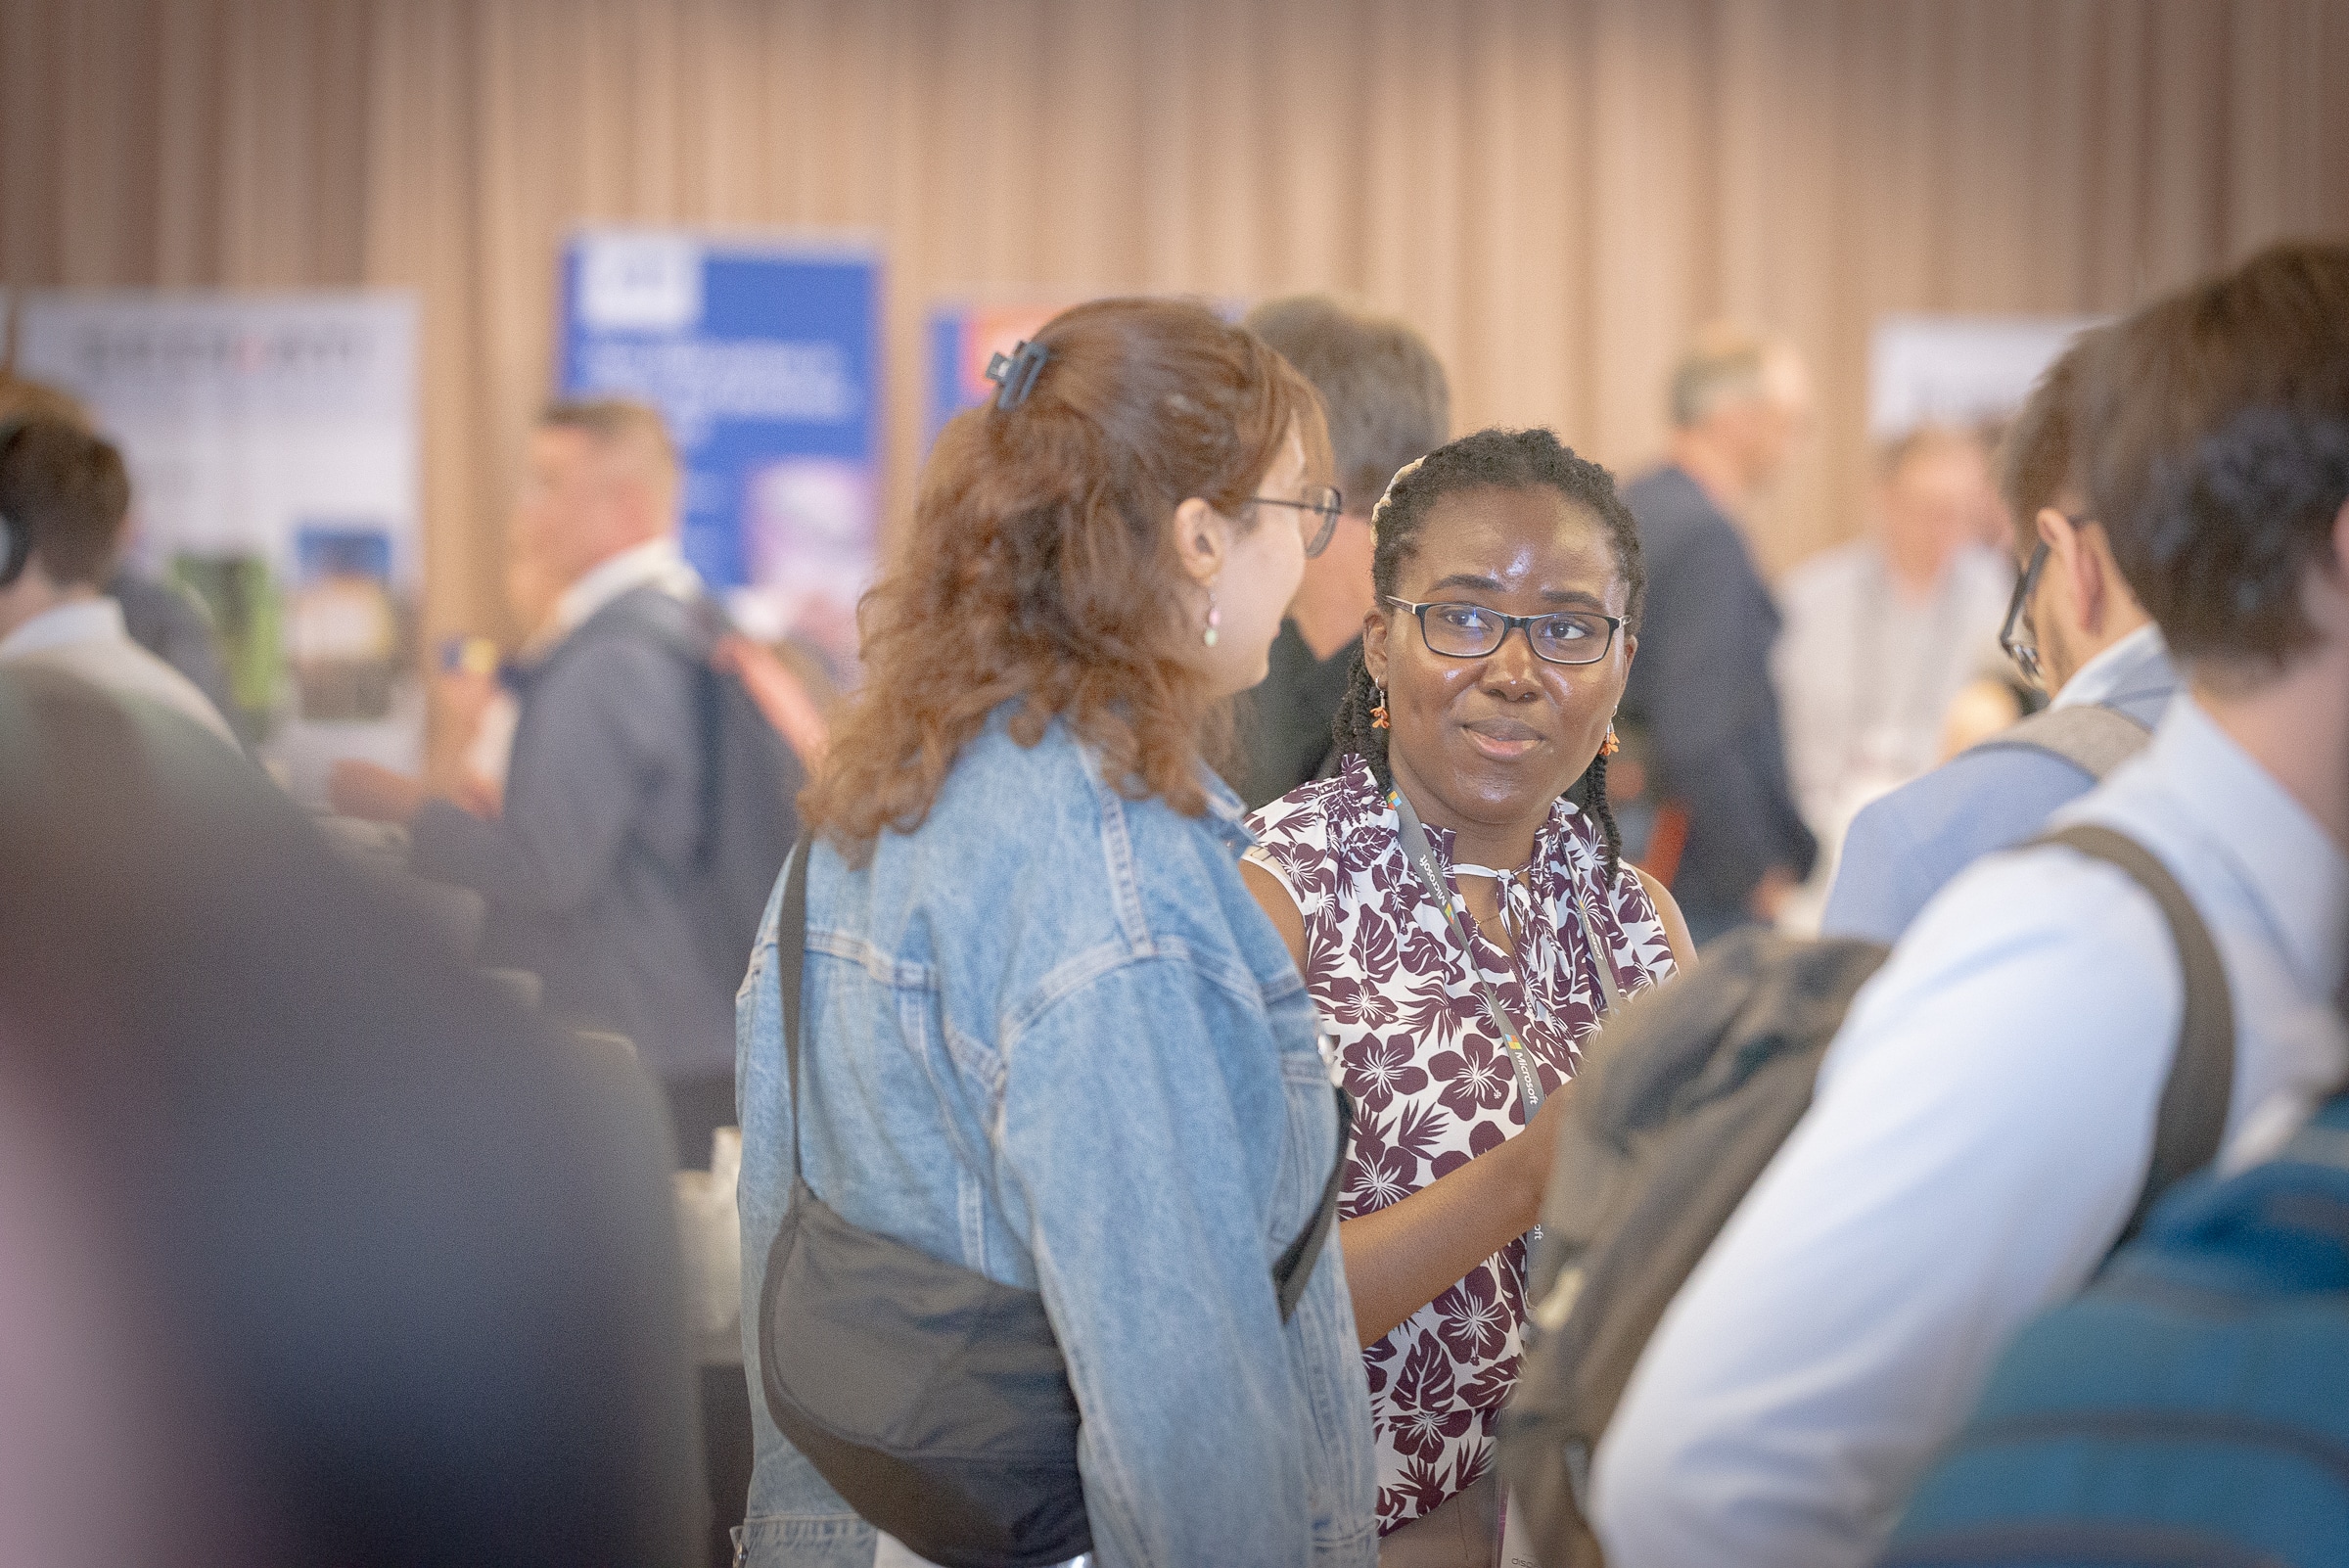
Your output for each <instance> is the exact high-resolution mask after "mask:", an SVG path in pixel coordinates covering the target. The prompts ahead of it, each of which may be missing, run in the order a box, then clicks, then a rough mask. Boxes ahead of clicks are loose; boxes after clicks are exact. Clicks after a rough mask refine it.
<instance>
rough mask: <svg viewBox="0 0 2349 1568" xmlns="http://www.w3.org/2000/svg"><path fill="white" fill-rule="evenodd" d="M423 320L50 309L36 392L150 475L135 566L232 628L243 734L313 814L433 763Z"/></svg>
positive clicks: (139, 481)
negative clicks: (422, 661) (78, 403)
mask: <svg viewBox="0 0 2349 1568" xmlns="http://www.w3.org/2000/svg"><path fill="white" fill-rule="evenodd" d="M416 315H417V307H416V300H415V298H414V296H413V295H411V294H407V293H404V292H402V293H394V292H386V291H365V292H361V291H349V292H304V293H289V294H228V293H214V292H209V291H193V290H155V291H150V290H138V291H105V292H82V291H66V292H33V293H28V294H26V295H24V296H23V300H22V312H21V315H20V317H19V321H18V354H17V364H18V369H19V371H20V372H21V373H22V374H23V375H26V376H30V377H34V378H37V379H39V380H42V381H47V382H52V383H55V384H57V385H59V386H61V387H63V388H65V389H66V390H67V391H69V392H72V393H73V394H74V395H75V396H77V397H79V398H81V399H82V400H83V401H84V402H85V403H87V404H88V405H89V406H90V408H91V409H92V410H93V412H94V413H95V414H96V416H97V418H98V420H99V423H100V424H101V426H102V427H103V428H104V430H105V432H106V434H107V435H108V436H109V437H110V438H113V439H114V440H115V441H116V442H117V443H118V444H119V445H120V446H121V447H122V450H123V455H124V457H125V458H126V460H127V461H128V463H129V466H130V472H131V482H132V491H133V499H132V503H131V545H130V551H131V556H130V558H131V561H132V564H133V565H134V566H136V567H137V568H139V569H140V570H143V571H145V572H148V573H151V574H153V575H155V576H164V577H169V578H173V579H176V580H177V581H179V582H180V583H181V584H182V585H184V586H186V587H188V588H190V589H192V590H193V591H194V592H195V593H196V595H197V596H198V597H199V598H200V599H202V600H204V602H205V603H206V605H207V608H209V609H210V610H211V612H212V616H213V620H214V623H215V624H216V625H217V627H218V629H219V631H220V633H221V638H222V650H221V651H222V656H223V659H224V661H225V663H226V664H227V666H228V672H229V683H230V687H231V690H232V691H233V693H234V695H235V700H236V701H235V706H236V708H237V710H238V712H237V713H235V714H233V715H230V716H231V717H232V718H233V719H234V720H235V721H237V723H238V724H239V726H240V728H242V729H243V730H244V731H245V732H246V733H247V734H248V736H250V737H252V738H253V739H254V740H256V741H257V743H258V745H259V749H260V751H261V754H262V756H263V757H264V758H265V759H267V760H269V761H272V762H273V763H276V764H278V769H279V772H280V775H281V777H283V778H284V780H285V782H286V783H287V785H288V786H289V788H291V789H292V790H293V791H294V793H295V794H296V795H297V797H298V798H300V799H303V800H307V801H315V800H317V799H318V798H319V796H320V795H321V794H322V792H323V785H324V779H325V774H326V770H327V767H328V764H329V763H330V762H331V761H334V760H335V759H337V758H342V757H358V758H366V759H369V760H371V761H378V762H381V763H383V764H385V765H386V766H390V767H396V768H399V769H401V770H402V771H409V772H413V771H416V770H418V769H419V768H420V767H421V765H422V762H423V736H424V722H423V720H424V701H423V692H422V689H421V686H420V683H419V681H418V678H417V669H418V661H417V659H416V657H415V652H414V644H415V636H416V629H415V628H416V623H417V618H416V604H417V598H418V593H419V589H420V587H421V585H422V581H423V560H422V550H421V548H420V544H419V534H418V527H417V434H416Z"/></svg>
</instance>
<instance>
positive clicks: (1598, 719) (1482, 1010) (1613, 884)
mask: <svg viewBox="0 0 2349 1568" xmlns="http://www.w3.org/2000/svg"><path fill="white" fill-rule="evenodd" d="M1375 518H1376V522H1375V527H1376V529H1377V537H1378V550H1377V554H1376V558H1375V559H1376V571H1377V581H1378V589H1379V594H1380V609H1379V611H1378V612H1377V613H1376V614H1375V615H1373V616H1371V617H1370V618H1369V624H1368V625H1367V626H1366V627H1365V628H1364V643H1363V653H1364V656H1365V657H1364V661H1363V663H1362V664H1361V665H1359V666H1358V667H1357V668H1356V670H1355V673H1354V679H1353V682H1352V684H1351V686H1350V688H1349V691H1348V695H1347V701H1346V704H1345V706H1344V708H1343V709H1342V710H1341V711H1340V715H1341V716H1340V720H1339V727H1340V730H1341V740H1340V745H1341V747H1342V749H1343V752H1344V754H1345V758H1346V765H1345V768H1344V770H1343V771H1342V772H1340V773H1338V774H1337V775H1336V776H1335V777H1333V778H1330V779H1327V780H1323V781H1319V782H1316V783H1312V784H1307V785H1304V786H1302V787H1300V788H1299V789H1297V790H1296V791H1294V792H1293V793H1291V794H1290V795H1288V796H1286V797H1284V798H1283V799H1281V800H1279V801H1276V802H1274V803H1273V804H1272V805H1270V806H1268V807H1266V808H1265V809H1264V810H1262V811H1260V812H1258V813H1257V814H1256V816H1254V817H1253V818H1251V819H1250V825H1251V826H1252V827H1253V828H1254V829H1255V830H1256V833H1257V835H1258V839H1259V843H1258V845H1257V847H1256V848H1255V849H1253V850H1251V851H1249V852H1248V855H1247V857H1246V859H1245V861H1244V862H1243V864H1242V874H1243V875H1244V876H1245V877H1246V879H1247V882H1248V885H1249V887H1250V888H1251V889H1252V890H1253V891H1254V892H1255V894H1256V897H1257V900H1258V901H1259V902H1260V903H1262V904H1263V905H1264V907H1265V912H1266V913H1267V915H1269V916H1270V917H1271V919H1272V924H1273V925H1274V926H1275V927H1277V928H1278V929H1279V931H1280V933H1281V936H1282V937H1283V939H1284V940H1286V941H1287V943H1288V945H1289V952H1290V954H1291V956H1293V957H1294V958H1295V959H1296V960H1297V967H1298V970H1299V971H1300V972H1301V973H1302V974H1304V975H1305V977H1306V982H1307V985H1308V987H1309V988H1310V989H1311V990H1312V992H1313V1001H1314V1003H1315V1005H1316V1006H1317V1007H1318V1008H1319V1010H1320V1012H1321V1016H1322V1017H1323V1019H1324V1020H1326V1021H1327V1024H1326V1027H1327V1028H1328V1030H1329V1032H1330V1037H1331V1043H1332V1045H1333V1046H1334V1048H1335V1050H1336V1053H1337V1060H1338V1068H1339V1073H1340V1075H1341V1082H1342V1083H1343V1084H1344V1085H1345V1087H1346V1090H1347V1092H1349V1093H1350V1094H1352V1095H1354V1097H1355V1100H1356V1103H1357V1106H1358V1110H1357V1112H1356V1121H1355V1130H1354V1135H1353V1139H1352V1143H1351V1151H1350V1154H1349V1156H1348V1160H1347V1166H1346V1184H1345V1187H1344V1189H1343V1207H1342V1208H1341V1210H1340V1213H1341V1214H1342V1215H1343V1216H1344V1222H1343V1223H1342V1224H1340V1225H1339V1227H1338V1236H1339V1239H1340V1241H1341V1242H1342V1243H1343V1244H1344V1246H1345V1250H1346V1278H1347V1282H1348V1284H1349V1285H1351V1286H1352V1287H1353V1294H1354V1316H1355V1326H1356V1329H1357V1331H1358V1332H1359V1334H1360V1336H1361V1339H1362V1344H1363V1352H1364V1364H1365V1369H1366V1373H1367V1376H1368V1378H1369V1381H1370V1391H1371V1407H1370V1408H1371V1418H1372V1421H1373V1423H1374V1426H1375V1430H1376V1434H1377V1443H1378V1470H1379V1477H1378V1479H1379V1488H1378V1514H1379V1526H1380V1528H1381V1529H1382V1530H1383V1531H1385V1532H1386V1534H1385V1535H1384V1536H1383V1537H1382V1538H1381V1541H1380V1545H1379V1560H1380V1562H1381V1563H1382V1564H1385V1565H1387V1568H1465V1565H1469V1564H1475V1565H1479V1568H1481V1565H1484V1564H1487V1563H1490V1562H1491V1561H1492V1560H1493V1552H1494V1549H1495V1548H1496V1546H1497V1545H1498V1531H1499V1501H1500V1499H1499V1488H1498V1484H1497V1479H1496V1476H1495V1470H1494V1464H1493V1423H1494V1419H1495V1417H1496V1416H1497V1415H1498V1413H1499V1411H1500V1407H1501V1406H1502V1404H1503V1403H1504V1402H1505V1401H1506V1400H1507V1399H1508V1397H1509V1395H1510V1393H1511V1391H1512V1390H1514V1389H1515V1387H1516V1383H1517V1366H1518V1360H1519V1357H1520V1356H1521V1354H1522V1351H1523V1345H1522V1335H1523V1329H1524V1322H1525V1314H1526V1303H1525V1250H1526V1249H1525V1241H1524V1237H1525V1233H1526V1232H1527V1231H1528V1230H1531V1229H1532V1228H1533V1226H1534V1221H1535V1218H1536V1215H1537V1213H1538V1211H1539V1208H1540V1205H1541V1201H1542V1189H1543V1183H1544V1182H1545V1181H1546V1180H1547V1179H1548V1175H1549V1167H1550V1163H1551V1160H1550V1151H1551V1149H1552V1148H1553V1147H1554V1146H1555V1142H1556V1136H1557V1128H1558V1123H1559V1118H1560V1116H1561V1115H1562V1114H1564V1111H1565V1108H1566V1106H1567V1104H1568V1102H1569V1100H1570V1099H1571V1096H1568V1095H1565V1094H1561V1093H1558V1092H1556V1091H1557V1090H1558V1089H1559V1088H1560V1087H1561V1086H1562V1085H1563V1084H1565V1083H1566V1081H1567V1080H1568V1079H1570V1078H1571V1077H1573V1076H1574V1072H1575V1068H1576V1066H1577V1063H1578V1061H1579V1058H1580V1053H1581V1051H1582V1048H1583V1045H1584V1043H1585V1042H1586V1041H1587V1040H1588V1039H1589V1037H1590V1036H1591V1034H1592V1033H1593V1032H1594V1031H1596V1030H1597V1029H1598V1027H1599V1025H1600V1024H1601V1022H1603V1020H1604V1019H1605V1017H1606V1015H1607V1012H1608V1009H1609V1005H1610V1003H1611V1001H1612V1000H1613V999H1614V998H1615V997H1617V996H1618V995H1621V996H1625V997H1628V996H1630V995H1631V994H1632V993H1633V992H1636V991H1639V990H1641V989H1643V988H1644V987H1646V986H1649V985H1652V984H1654V983H1656V982H1657V981H1660V980H1663V979H1665V978H1667V977H1669V976H1671V975H1672V974H1674V973H1675V972H1676V971H1677V970H1678V968H1679V966H1680V965H1681V964H1685V963H1687V962H1688V961H1689V960H1690V958H1691V956H1692V955H1691V953H1690V951H1689V949H1688V945H1687V941H1686V935H1685V933H1684V932H1683V931H1681V926H1680V913H1679V911H1678V910H1677V909H1675V908H1674V907H1673V903H1672V896H1671V895H1670V894H1668V893H1666V892H1665V891H1664V890H1663V889H1662V888H1660V887H1658V886H1657V885H1656V884H1655V883H1654V882H1652V881H1650V880H1649V879H1648V878H1647V877H1646V876H1645V875H1644V874H1643V873H1641V872H1639V871H1637V870H1635V869H1634V868H1631V867H1629V866H1626V865H1625V864H1624V863H1623V859H1622V843H1621V839H1620V836H1619V835H1618V833H1617V832H1616V828H1615V819H1614V815H1613V813H1612V811H1611V810H1610V809H1609V807H1608V805H1607V785H1606V778H1607V767H1606V761H1605V756H1606V752H1607V750H1608V748H1609V746H1610V743H1611V738H1612V736H1613V727H1612V720H1613V718H1614V715H1615V709H1616V705H1617V704H1618V703H1619V702H1620V701H1621V700H1622V697H1623V682H1624V676H1625V673H1626V671H1627V670H1629V669H1630V668H1631V665H1632V661H1633V655H1634V654H1635V653H1636V652H1637V650H1638V634H1637V626H1638V620H1639V595H1640V564H1639V541H1638V533H1637V530H1636V529H1635V526H1634V524H1633V522H1632V516H1631V513H1629V512H1628V511H1626V510H1625V509H1624V506H1623V503H1622V502H1621V501H1620V500H1619V499H1617V498H1616V494H1615V484H1614V481H1613V479H1612V478H1611V477H1610V476H1609V475H1608V473H1607V471H1606V470H1605V469H1603V468H1600V467H1599V466H1598V465H1597V464H1595V463H1592V462H1589V461H1587V460H1585V459H1583V458H1581V457H1578V456H1576V455H1575V454H1574V453H1573V452H1571V451H1569V450H1568V449H1567V448H1566V447H1565V446H1564V445H1562V444H1561V443H1560V442H1559V441H1558V438H1557V437H1556V436H1554V435H1553V434H1551V433H1550V432H1548V431H1545V430H1528V431H1502V430H1487V431H1479V432H1477V433H1476V434H1475V435H1473V436H1464V437H1462V438H1460V439H1458V440H1456V441H1452V442H1450V443H1449V444H1447V445H1444V446H1440V447H1438V448H1437V449H1436V450H1435V451H1433V452H1432V453H1430V454H1428V456H1427V457H1426V458H1425V459H1424V460H1422V461H1419V462H1415V463H1412V464H1411V465H1409V466H1408V467H1406V468H1405V470H1404V471H1403V472H1402V473H1400V474H1398V475H1397V476H1396V477H1395V483H1394V484H1392V485H1391V486H1390V487H1389V488H1388V490H1387V492H1386V494H1385V496H1384V497H1383V498H1382V499H1381V500H1380V501H1379V503H1378V507H1377V510H1376V514H1375ZM1508 616H1523V617H1529V618H1531V619H1530V621H1529V623H1527V624H1525V625H1523V626H1511V625H1509V624H1508V623H1507V622H1506V620H1505V619H1503V618H1505V617H1508ZM1578 781H1579V782H1580V783H1581V784H1582V786H1583V788H1582V790H1581V792H1580V799H1579V800H1577V799H1574V798H1572V797H1570V796H1569V794H1568V791H1569V790H1570V789H1572V788H1573V786H1574V785H1575V784H1576V783H1577V782H1578ZM1405 803H1408V804H1409V806H1410V808H1411V810H1412V811H1413V813H1414V816H1415V817H1416V818H1419V819H1423V822H1422V827H1421V833H1422V834H1423V835H1424V838H1425V841H1426V849H1427V852H1428V853H1431V854H1433V855H1434V856H1436V857H1437V858H1436V860H1435V865H1436V867H1437V871H1436V873H1435V874H1436V875H1437V876H1438V877H1439V878H1440V879H1441V881H1442V887H1443V895H1442V896H1443V898H1444V899H1450V900H1453V901H1454V902H1455V903H1456V904H1457V906H1458V910H1459V914H1460V915H1464V916H1465V918H1464V919H1463V918H1459V917H1458V916H1451V917H1449V918H1448V915H1447V913H1446V911H1445V908H1444V905H1443V904H1442V903H1440V902H1439V901H1438V897H1437V894H1436V891H1435V889H1434V888H1433V887H1432V886H1431V885H1430V884H1429V883H1428V882H1427V881H1426V880H1425V876H1426V873H1424V872H1422V871H1421V870H1419V869H1417V868H1416V867H1415V866H1414V864H1413V856H1414V855H1415V853H1417V852H1415V851H1413V850H1410V849H1407V848H1406V836H1407V834H1406V830H1405V829H1404V828H1403V826H1402V825H1401V823H1402V818H1401V811H1402V809H1403V807H1404V805H1405ZM1496 1008H1497V1009H1498V1012H1499V1013H1500V1015H1502V1016H1498V1017H1497V1016H1496V1015H1495V1012H1494V1009H1496ZM1504 1022H1505V1024H1506V1026H1507V1027H1506V1031H1505V1032H1504V1030H1503V1025H1504ZM1521 1067H1522V1068H1523V1069H1525V1070H1529V1071H1530V1072H1531V1074H1532V1078H1531V1079H1530V1081H1529V1080H1526V1079H1521V1078H1520V1077H1519V1070H1520V1068H1521Z"/></svg>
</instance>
